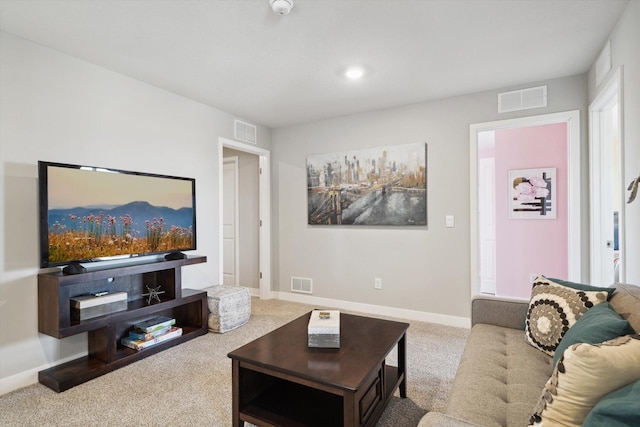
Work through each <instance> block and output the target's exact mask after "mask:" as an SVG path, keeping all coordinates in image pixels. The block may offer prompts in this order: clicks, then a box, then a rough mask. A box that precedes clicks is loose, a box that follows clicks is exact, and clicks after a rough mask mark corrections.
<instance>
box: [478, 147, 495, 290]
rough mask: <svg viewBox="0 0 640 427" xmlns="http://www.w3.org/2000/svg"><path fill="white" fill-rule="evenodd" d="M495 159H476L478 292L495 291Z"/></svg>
mask: <svg viewBox="0 0 640 427" xmlns="http://www.w3.org/2000/svg"><path fill="white" fill-rule="evenodd" d="M495 169H496V166H495V159H494V158H485V159H482V158H480V159H478V192H479V194H482V197H480V198H478V238H479V240H480V248H479V249H480V260H479V262H480V292H481V293H483V294H492V295H495V293H496V173H495Z"/></svg>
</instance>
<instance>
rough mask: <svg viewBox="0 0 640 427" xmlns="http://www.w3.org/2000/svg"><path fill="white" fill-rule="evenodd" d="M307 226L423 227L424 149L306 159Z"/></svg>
mask: <svg viewBox="0 0 640 427" xmlns="http://www.w3.org/2000/svg"><path fill="white" fill-rule="evenodd" d="M307 190H308V202H307V205H308V223H309V224H310V225H320V224H325V225H387V226H389V225H393V226H399V225H401V226H425V225H427V144H425V143H419V144H406V145H393V146H387V147H380V148H370V149H363V150H352V151H344V152H338V153H331V154H318V155H312V156H309V157H308V158H307Z"/></svg>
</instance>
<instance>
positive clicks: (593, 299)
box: [525, 276, 609, 356]
mask: <svg viewBox="0 0 640 427" xmlns="http://www.w3.org/2000/svg"><path fill="white" fill-rule="evenodd" d="M608 296H609V293H608V292H607V291H605V290H598V291H583V290H578V289H573V288H571V287H568V286H562V285H559V284H557V283H555V282H553V281H551V280H549V279H547V278H546V277H544V276H538V277H537V278H536V280H535V281H534V283H533V288H532V290H531V300H530V302H529V309H528V311H527V318H526V321H525V336H526V339H527V341H528V342H529V343H530V344H531V345H532V346H534V347H535V348H537V349H539V350H541V351H543V352H544V353H546V354H548V355H549V356H553V354H554V352H555V350H556V348H557V346H558V344H559V343H560V341H561V340H562V337H564V335H565V334H566V333H567V331H568V330H569V328H571V327H572V326H573V325H574V324H575V323H576V321H577V320H578V319H579V318H580V317H581V316H582V315H583V314H584V313H586V312H587V310H589V309H590V308H591V307H593V306H594V305H596V304H600V303H602V302H605V301H606V300H607V298H608Z"/></svg>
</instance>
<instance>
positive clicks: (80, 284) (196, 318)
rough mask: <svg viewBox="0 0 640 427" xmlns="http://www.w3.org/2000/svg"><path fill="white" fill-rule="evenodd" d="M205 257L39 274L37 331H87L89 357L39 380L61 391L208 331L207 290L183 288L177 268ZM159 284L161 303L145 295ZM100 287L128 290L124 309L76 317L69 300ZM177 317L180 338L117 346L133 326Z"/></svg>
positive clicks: (43, 373)
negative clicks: (157, 318) (143, 345)
mask: <svg viewBox="0 0 640 427" xmlns="http://www.w3.org/2000/svg"><path fill="white" fill-rule="evenodd" d="M206 260H207V258H206V257H204V256H190V257H187V258H185V259H179V260H171V261H165V260H158V261H152V262H145V263H139V264H128V265H124V266H119V267H112V268H105V269H99V270H93V271H90V272H87V273H82V274H76V275H64V274H62V273H61V272H55V273H41V274H39V275H38V330H39V331H40V332H41V333H43V334H47V335H50V336H52V337H55V338H65V337H69V336H73V335H76V334H80V333H84V332H87V333H88V355H87V356H84V357H81V358H79V359H76V360H72V361H70V362H67V363H63V364H61V365H57V366H54V367H52V368H49V369H46V370H44V371H40V372H39V373H38V379H39V381H40V382H41V383H42V384H44V385H46V386H48V387H49V388H51V389H53V390H55V391H57V392H60V391H64V390H67V389H69V388H71V387H74V386H76V385H78V384H82V383H84V382H86V381H89V380H91V379H94V378H96V377H98V376H100V375H103V374H106V373H108V372H111V371H113V370H115V369H118V368H121V367H123V366H126V365H128V364H130V363H132V362H135V361H137V360H140V359H143V358H145V357H147V356H151V355H152V354H156V353H158V352H160V351H162V350H165V349H167V348H169V347H173V346H175V345H178V344H181V343H183V342H185V341H188V340H190V339H193V338H195V337H198V336H200V335H204V334H206V333H207V331H208V327H207V318H208V311H207V310H208V309H207V293H206V292H204V291H196V290H192V289H182V275H181V268H182V267H183V266H186V265H192V264H198V263H204V262H206ZM157 286H160V287H161V290H162V291H163V292H164V293H162V294H161V295H160V301H159V302H158V301H156V300H153V301H151V302H150V303H149V302H148V301H149V299H148V297H146V296H143V294H145V293H148V287H157ZM101 291H108V292H127V309H126V310H122V311H116V312H112V313H109V314H106V315H103V316H99V317H95V318H92V319H88V320H82V321H80V320H74V319H73V318H72V315H71V303H70V300H71V298H73V297H75V296H78V295H83V294H92V293H97V292H101ZM161 315H162V316H169V317H172V318H175V319H176V326H179V327H181V328H182V336H180V337H177V338H174V339H170V340H167V341H165V342H162V343H159V344H156V345H154V346H153V347H150V348H147V349H144V350H140V351H136V350H133V349H130V348H128V347H124V346H122V345H121V344H120V339H121V338H122V337H125V336H127V335H128V332H129V330H130V329H131V326H132V325H133V324H134V323H136V322H139V321H141V320H145V319H148V318H151V317H154V316H161Z"/></svg>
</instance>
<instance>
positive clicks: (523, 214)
mask: <svg viewBox="0 0 640 427" xmlns="http://www.w3.org/2000/svg"><path fill="white" fill-rule="evenodd" d="M556 185H557V181H556V169H555V168H540V169H519V170H510V171H509V218H511V219H555V218H556Z"/></svg>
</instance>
